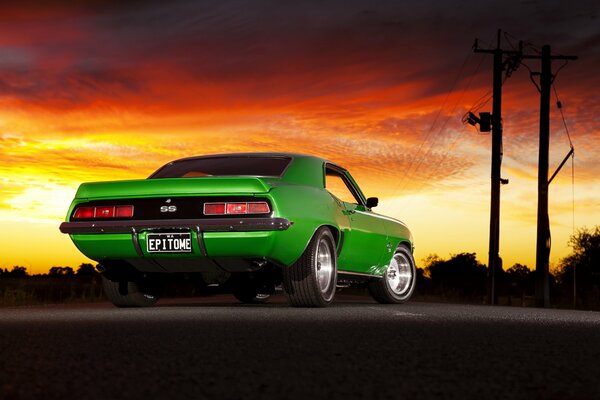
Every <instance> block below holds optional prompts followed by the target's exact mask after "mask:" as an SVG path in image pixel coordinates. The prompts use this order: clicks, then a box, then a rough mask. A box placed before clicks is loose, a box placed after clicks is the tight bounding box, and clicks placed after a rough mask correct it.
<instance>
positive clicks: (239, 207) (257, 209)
mask: <svg viewBox="0 0 600 400" xmlns="http://www.w3.org/2000/svg"><path fill="white" fill-rule="evenodd" d="M270 212H271V209H270V208H269V204H267V202H266V201H255V202H247V203H239V202H236V203H205V204H204V215H225V214H228V215H235V214H268V213H270Z"/></svg>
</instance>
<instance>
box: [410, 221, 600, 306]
mask: <svg viewBox="0 0 600 400" xmlns="http://www.w3.org/2000/svg"><path fill="white" fill-rule="evenodd" d="M569 245H570V247H571V248H572V253H571V254H570V255H568V256H567V257H565V258H563V259H562V260H561V261H560V263H559V265H558V266H557V267H556V268H553V269H552V271H551V272H550V298H551V301H552V303H553V304H554V305H556V306H570V305H576V307H577V308H584V309H600V226H596V227H594V228H592V229H588V228H582V229H580V230H578V231H577V232H576V233H575V234H574V235H572V236H571V238H570V240H569ZM423 261H424V267H423V268H420V269H419V271H418V280H419V282H418V283H417V290H418V291H419V293H420V294H421V295H422V296H425V297H427V296H429V297H436V296H438V297H441V298H442V299H447V300H461V301H469V302H480V301H481V302H483V301H484V300H485V296H486V290H487V286H486V282H487V274H488V268H487V266H486V265H484V264H482V263H480V262H479V261H478V260H477V257H476V254H475V253H459V254H454V255H451V256H450V258H449V259H447V260H446V259H442V258H440V257H438V256H437V255H430V256H429V257H427V258H426V259H425V260H423ZM574 280H575V281H574ZM495 283H496V286H495V287H496V293H497V294H498V296H499V301H500V304H507V305H532V304H533V303H534V299H533V298H534V295H535V271H533V270H531V269H529V268H528V267H527V266H525V265H522V264H518V263H517V264H514V265H513V266H511V267H510V268H508V269H506V270H504V269H502V268H498V270H497V271H496V274H495ZM574 303H575V304H574Z"/></svg>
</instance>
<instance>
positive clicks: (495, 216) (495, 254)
mask: <svg viewBox="0 0 600 400" xmlns="http://www.w3.org/2000/svg"><path fill="white" fill-rule="evenodd" d="M501 33H502V32H501V31H500V30H498V42H497V45H496V48H495V49H480V48H479V47H478V45H477V41H475V46H474V52H475V53H488V54H493V55H494V70H493V95H492V116H491V128H492V174H491V178H492V181H491V193H492V194H491V205H490V243H489V262H488V285H487V286H488V290H487V293H488V303H489V304H495V303H496V297H497V294H496V289H495V286H496V282H495V275H496V271H497V270H498V269H499V268H501V267H502V260H501V258H500V250H499V247H500V246H499V239H500V185H501V184H506V183H508V180H506V179H502V178H501V175H500V174H501V167H502V80H503V74H504V72H505V71H506V74H507V76H508V75H510V74H511V73H512V71H514V70H516V69H517V68H518V66H519V64H520V63H521V60H522V59H541V62H542V66H541V72H540V73H533V74H532V75H539V76H540V84H539V87H538V89H539V91H540V151H539V159H538V209H537V244H536V265H535V271H536V275H535V276H536V287H535V299H536V305H537V306H538V307H548V306H549V305H550V292H549V271H548V269H549V261H550V221H549V217H548V185H549V184H550V182H551V181H552V179H554V177H555V176H556V174H557V173H558V171H560V169H561V168H562V166H563V165H564V163H565V162H566V160H567V159H568V157H569V156H571V155H572V154H573V149H572V148H571V152H569V154H568V155H567V157H565V159H564V160H563V162H562V163H561V164H560V166H559V167H558V169H557V170H556V172H555V173H554V174H553V175H552V178H550V180H548V158H549V157H548V155H549V149H550V90H551V88H552V82H553V81H554V76H553V75H552V60H576V59H577V57H576V56H553V55H552V53H551V49H550V46H548V45H545V46H543V47H542V54H541V55H525V54H523V44H522V42H519V49H518V50H502V48H501V46H500V45H501ZM505 55H508V57H504V56H505ZM532 78H533V76H532ZM482 114H485V113H480V116H482V118H477V117H476V116H475V115H474V114H473V113H469V115H470V117H469V118H468V120H467V121H468V122H469V123H471V124H473V125H474V124H475V123H479V124H480V126H481V127H482V126H483V123H482V121H483V115H482ZM481 131H482V132H483V131H484V130H483V129H481Z"/></svg>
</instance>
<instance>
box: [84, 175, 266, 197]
mask: <svg viewBox="0 0 600 400" xmlns="http://www.w3.org/2000/svg"><path fill="white" fill-rule="evenodd" d="M270 188H271V185H270V184H269V182H268V180H267V179H265V178H257V177H240V176H219V177H216V176H207V177H201V178H163V179H139V180H128V181H112V182H92V183H84V184H82V185H81V186H79V189H78V190H77V194H76V195H75V198H76V199H110V198H135V197H154V196H185V195H232V194H244V195H251V194H260V193H267V192H268V191H269V190H270Z"/></svg>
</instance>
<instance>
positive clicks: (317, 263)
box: [283, 227, 337, 307]
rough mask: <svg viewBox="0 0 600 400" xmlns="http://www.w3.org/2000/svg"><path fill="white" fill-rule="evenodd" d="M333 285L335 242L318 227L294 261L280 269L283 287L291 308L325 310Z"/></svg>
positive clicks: (333, 291)
mask: <svg viewBox="0 0 600 400" xmlns="http://www.w3.org/2000/svg"><path fill="white" fill-rule="evenodd" d="M336 283H337V256H336V249H335V240H334V239H333V235H332V234H331V231H330V230H329V229H328V228H326V227H321V228H319V229H318V230H317V232H315V234H314V236H313V237H312V239H311V240H310V242H309V244H308V246H307V247H306V250H304V253H302V255H301V256H300V258H299V259H298V261H296V262H295V263H294V264H292V265H291V266H289V267H283V287H284V289H285V292H286V294H287V296H288V299H289V301H290V303H291V304H292V306H294V307H325V306H327V305H328V304H329V303H331V301H332V300H333V296H334V295H335V290H336Z"/></svg>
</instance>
